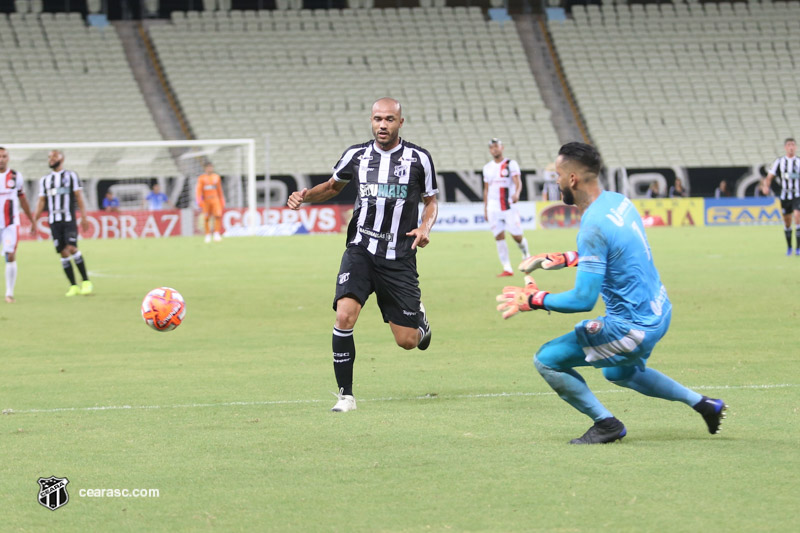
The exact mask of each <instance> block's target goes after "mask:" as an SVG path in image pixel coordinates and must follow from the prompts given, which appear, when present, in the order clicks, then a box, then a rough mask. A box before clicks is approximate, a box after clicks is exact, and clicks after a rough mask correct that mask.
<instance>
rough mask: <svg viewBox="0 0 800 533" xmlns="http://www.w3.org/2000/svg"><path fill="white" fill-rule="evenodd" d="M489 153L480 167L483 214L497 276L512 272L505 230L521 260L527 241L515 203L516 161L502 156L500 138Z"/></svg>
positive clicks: (519, 184) (519, 186)
mask: <svg viewBox="0 0 800 533" xmlns="http://www.w3.org/2000/svg"><path fill="white" fill-rule="evenodd" d="M489 153H490V154H492V160H491V161H489V162H488V163H486V164H485V165H484V166H483V216H484V217H485V218H486V220H487V221H488V222H489V226H490V227H491V229H492V234H493V235H494V241H495V244H496V245H497V255H498V256H500V264H502V265H503V271H502V272H501V273H500V274H498V275H497V277H498V278H500V277H504V276H513V275H514V271H513V270H512V268H511V261H510V259H509V258H508V244H507V243H506V231H508V232H509V233H510V234H511V236H512V237H513V238H514V240H515V241H516V242H517V246H519V249H520V251H521V252H522V258H523V259H527V258H528V257H529V256H530V253H528V240H527V239H526V238H525V235H524V234H523V233H522V221H521V220H520V218H519V211H517V206H516V205H514V204H516V203H517V202H518V201H519V195H520V193H521V192H522V179H521V176H522V173H521V171H520V169H519V163H517V162H516V161H514V160H513V159H506V158H504V157H503V143H502V142H501V141H500V139H497V138H495V139H492V140H491V141H489Z"/></svg>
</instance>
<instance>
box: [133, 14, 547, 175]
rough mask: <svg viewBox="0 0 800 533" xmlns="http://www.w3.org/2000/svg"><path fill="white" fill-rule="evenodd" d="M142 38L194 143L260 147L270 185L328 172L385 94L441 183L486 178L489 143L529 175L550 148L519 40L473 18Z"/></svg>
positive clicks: (360, 20) (163, 27)
mask: <svg viewBox="0 0 800 533" xmlns="http://www.w3.org/2000/svg"><path fill="white" fill-rule="evenodd" d="M148 28H149V33H150V35H151V37H152V40H153V42H154V44H155V46H156V49H157V52H158V55H159V58H160V61H161V63H162V66H163V68H164V71H165V72H166V75H167V77H168V79H169V82H170V84H171V86H172V88H173V89H174V91H175V93H176V94H177V97H178V99H179V101H180V104H181V106H182V108H183V111H184V113H185V115H186V116H187V118H188V121H189V123H190V124H191V127H192V129H193V131H194V133H195V135H196V136H197V137H198V138H220V137H255V138H263V137H264V136H265V135H268V136H269V139H270V170H271V172H272V173H297V172H311V173H316V172H319V173H325V172H328V171H329V170H330V168H331V166H332V165H333V164H334V163H335V162H336V158H337V157H338V156H339V155H340V151H342V150H344V148H346V146H348V145H349V144H352V143H356V142H362V141H364V140H366V139H369V138H370V131H369V110H370V106H371V104H372V102H373V101H374V100H375V99H376V98H377V97H380V96H387V95H388V96H393V97H396V98H398V99H399V100H400V101H401V102H402V103H403V105H404V115H405V117H406V124H405V125H404V127H403V132H402V133H403V136H404V137H405V138H407V139H409V140H411V141H412V142H416V143H418V144H420V145H422V146H424V147H426V148H428V149H429V150H430V151H431V152H432V154H433V155H434V159H435V161H436V165H437V169H439V170H467V169H477V168H481V167H482V166H483V164H484V163H485V162H486V160H488V157H489V156H488V151H487V149H486V146H487V142H488V140H489V139H490V138H491V137H500V138H502V139H503V141H504V142H505V143H506V145H507V147H508V149H507V154H508V155H509V156H512V157H515V158H517V159H519V160H520V163H521V164H522V166H523V167H524V168H540V167H544V166H545V165H546V164H547V163H548V162H549V161H552V159H553V157H554V155H555V152H556V150H557V148H558V139H557V137H556V134H555V131H554V129H553V126H552V123H551V122H550V113H549V111H548V110H547V109H546V107H545V105H544V103H543V102H542V99H541V96H540V94H539V90H538V87H537V85H536V82H535V80H534V78H533V75H532V74H531V71H530V68H529V66H528V62H527V59H526V57H525V52H524V51H523V48H522V45H521V43H520V40H519V35H518V34H517V31H516V28H515V27H514V25H513V23H508V24H506V25H504V26H500V25H499V24H497V23H495V22H488V21H486V20H485V18H484V16H483V14H482V12H481V10H480V9H479V8H466V7H455V8H400V9H345V10H338V9H330V10H294V11H281V10H277V11H230V12H227V11H206V12H193V11H190V12H187V13H185V14H184V13H183V12H174V13H173V14H172V20H171V21H170V22H168V23H148ZM259 149H261V147H260V146H259ZM260 160H261V155H259V161H260Z"/></svg>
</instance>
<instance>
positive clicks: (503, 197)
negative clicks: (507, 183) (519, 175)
mask: <svg viewBox="0 0 800 533" xmlns="http://www.w3.org/2000/svg"><path fill="white" fill-rule="evenodd" d="M508 162H509V160H508V159H504V160H503V162H502V163H500V168H499V169H498V170H497V172H498V177H499V178H500V179H503V170H504V169H507V168H508ZM508 192H509V188H508V187H500V190H499V194H500V210H501V211H507V210H508V209H509V202H508Z"/></svg>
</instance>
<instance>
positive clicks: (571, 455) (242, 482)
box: [0, 226, 800, 532]
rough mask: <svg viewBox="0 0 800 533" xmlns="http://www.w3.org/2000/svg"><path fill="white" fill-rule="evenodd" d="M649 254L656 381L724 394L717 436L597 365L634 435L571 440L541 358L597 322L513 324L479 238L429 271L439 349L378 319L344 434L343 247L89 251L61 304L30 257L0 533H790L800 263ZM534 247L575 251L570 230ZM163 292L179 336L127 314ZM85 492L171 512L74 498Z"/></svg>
mask: <svg viewBox="0 0 800 533" xmlns="http://www.w3.org/2000/svg"><path fill="white" fill-rule="evenodd" d="M648 236H649V239H650V242H651V245H652V247H653V252H654V257H655V260H656V265H657V266H658V268H659V270H660V272H661V275H662V278H663V280H664V282H665V284H666V286H667V289H668V291H669V295H670V297H671V299H672V302H673V304H674V313H673V320H672V327H671V329H670V332H669V333H668V335H667V336H666V337H665V339H664V340H663V341H662V342H661V343H660V344H659V345H658V347H657V348H656V350H655V351H654V353H653V356H652V357H651V359H650V366H652V367H654V368H657V369H659V370H661V371H663V372H665V373H667V374H668V375H670V376H672V377H673V378H675V379H677V380H679V381H681V382H683V383H684V384H686V385H688V386H691V387H695V388H697V389H698V390H700V391H701V392H703V393H704V394H707V395H710V396H715V397H721V398H723V399H725V401H726V402H727V403H728V404H729V405H730V410H729V415H728V419H727V420H726V421H725V423H724V425H723V431H722V433H721V434H720V435H717V436H711V435H709V434H708V433H707V431H706V428H705V425H704V424H703V421H702V419H701V418H700V416H699V415H697V414H695V413H694V412H693V411H692V410H691V409H689V408H688V407H686V406H684V405H682V404H678V403H670V402H665V401H663V400H657V399H653V398H647V397H644V396H641V395H638V394H636V393H634V392H632V391H628V390H623V389H619V388H616V387H615V386H614V385H612V384H610V383H608V382H606V381H605V380H603V378H602V375H601V374H600V372H599V371H597V370H593V369H584V370H583V371H582V374H583V375H584V376H585V377H586V379H587V381H588V383H589V385H590V386H591V387H592V388H593V390H595V391H596V392H597V394H598V397H599V398H600V399H601V400H602V401H603V402H604V403H605V404H606V405H607V406H608V407H609V408H610V409H611V410H612V412H614V413H615V415H616V416H618V417H619V418H620V419H621V420H623V421H624V422H625V424H626V425H627V427H628V436H627V437H626V438H625V439H624V440H623V441H622V442H621V443H617V444H612V445H607V446H594V447H574V446H570V445H568V444H567V441H568V440H569V439H571V438H573V437H576V436H578V435H580V434H582V433H583V432H584V431H585V430H586V429H587V428H588V426H589V425H590V421H589V420H588V419H587V418H585V417H584V416H583V415H581V414H579V413H578V412H576V411H574V410H573V409H572V408H571V407H570V406H568V405H567V404H566V403H564V402H563V401H561V400H560V399H559V398H558V397H557V396H555V395H554V394H553V393H552V392H551V391H550V389H549V387H548V386H547V384H546V383H545V382H544V380H542V379H541V378H540V377H539V375H538V374H537V373H536V371H535V369H534V368H533V365H532V363H531V358H532V356H533V354H534V352H535V351H536V349H537V348H538V347H539V346H540V345H541V344H542V343H544V342H546V341H547V340H549V339H551V338H553V337H555V336H557V335H560V334H562V333H564V332H566V331H568V330H569V329H570V328H571V327H573V325H574V324H575V323H576V322H577V321H579V320H582V319H584V318H587V317H589V316H596V315H598V314H601V313H602V307H601V306H598V307H599V309H596V310H595V311H594V312H593V313H591V314H578V315H573V316H568V315H558V314H551V315H548V314H547V313H545V312H533V313H526V314H524V315H520V316H517V317H514V318H513V319H512V320H509V321H503V320H501V319H500V317H499V314H498V313H497V312H496V311H495V309H494V307H495V302H494V296H495V294H497V293H498V292H499V290H500V288H501V287H502V286H503V285H504V284H506V282H507V281H508V279H497V278H495V274H496V273H497V272H499V271H500V265H499V262H498V261H497V257H496V252H495V246H494V244H493V242H492V238H491V236H490V235H489V233H488V232H486V233H460V234H441V233H435V234H434V235H433V239H432V241H431V244H430V246H429V247H427V248H426V249H424V250H422V252H421V253H420V254H419V270H420V277H421V287H422V292H423V300H424V301H425V304H426V307H427V308H428V313H429V317H430V321H431V324H432V327H433V343H432V345H431V347H430V349H429V350H428V351H426V352H420V351H418V350H414V351H409V352H406V351H404V350H402V349H400V348H398V347H397V346H395V345H394V342H393V340H392V337H391V333H390V331H389V328H388V326H387V325H385V324H383V322H382V321H381V319H380V313H379V312H378V309H377V306H376V305H375V303H374V299H371V300H370V302H368V304H367V306H366V307H365V309H364V311H363V313H362V315H361V319H360V321H359V323H358V324H357V326H356V345H357V359H356V367H355V392H356V397H357V399H358V410H357V411H355V412H352V413H346V414H335V413H331V412H330V411H329V409H330V407H331V406H332V405H333V403H334V401H335V400H334V398H333V396H331V394H330V392H329V391H333V390H335V387H336V386H335V381H334V378H333V371H332V363H331V360H332V358H331V354H330V339H331V328H332V325H333V319H334V314H333V312H332V310H331V299H332V296H333V290H334V283H335V276H336V272H337V269H338V264H339V259H340V257H341V252H342V250H343V247H344V237H343V236H342V235H331V236H302V237H301V236H298V237H283V238H239V239H234V238H231V239H226V240H225V241H223V242H222V243H218V244H211V245H206V244H204V243H203V242H202V239H200V238H182V239H165V240H154V239H148V240H138V241H84V242H82V244H81V249H82V250H83V253H84V256H85V257H86V261H87V264H88V266H89V270H90V272H92V273H94V275H93V279H94V283H95V294H94V295H92V296H88V297H76V298H72V299H68V298H65V297H64V296H63V294H64V292H65V291H66V289H67V284H66V280H65V279H64V275H63V273H62V271H61V268H60V264H59V261H58V259H57V256H56V254H55V253H54V252H53V250H52V245H51V244H50V243H49V242H37V243H29V242H23V243H22V244H21V245H20V247H19V250H18V264H19V278H18V283H17V301H18V303H16V304H15V305H5V304H2V305H0V332H2V333H1V335H2V337H1V338H2V344H1V345H2V367H1V368H2V371H1V372H0V409H3V410H4V411H5V414H3V415H0V530H3V531H43V530H45V529H53V530H59V531H81V532H84V531H111V530H114V531H123V532H124V531H170V532H172V531H302V532H306V531H342V532H353V531H453V530H455V531H500V532H506V531H578V532H580V531H587V532H590V531H615V532H616V531H670V532H673V531H748V532H750V531H791V530H795V528H796V526H797V523H798V522H800V507H798V505H797V498H798V496H797V494H798V489H799V488H800V484H798V481H797V473H798V472H800V453H798V444H799V443H800V430H799V429H798V428H800V357H798V353H800V350H799V349H798V347H799V346H800V344H799V343H800V334H798V331H800V329H798V325H799V322H798V312H799V311H800V304H799V303H798V302H799V300H798V295H800V257H785V256H784V255H783V253H784V248H783V246H784V241H783V234H782V231H781V229H780V228H778V227H774V226H772V227H735V228H654V229H651V230H649V232H648ZM528 239H529V241H530V243H531V245H532V248H533V251H535V252H542V251H559V250H565V249H574V240H575V232H574V231H572V230H563V231H542V230H539V231H534V232H529V233H528ZM511 254H512V258H513V259H514V261H516V260H517V259H518V257H519V255H518V251H517V250H516V247H514V246H511ZM513 280H514V281H515V282H517V283H521V281H522V278H521V276H517V277H515V278H513ZM573 280H574V270H570V271H560V272H547V273H542V274H540V275H539V276H537V281H538V282H539V285H540V286H541V287H542V288H544V289H547V290H551V291H561V290H566V289H568V288H570V287H571V286H572V283H573ZM161 285H167V286H172V287H174V288H176V289H178V290H179V291H180V292H182V293H183V295H184V297H185V298H186V301H187V308H188V311H187V315H186V319H185V321H184V324H183V325H182V326H181V327H180V328H178V329H177V330H175V331H173V332H170V333H157V332H155V331H152V330H150V329H149V328H147V327H146V326H145V325H144V323H143V322H142V320H141V317H140V314H139V305H140V303H141V300H142V298H143V296H144V295H145V293H146V292H147V291H148V290H150V289H152V288H154V287H158V286H161ZM50 475H56V476H60V477H67V478H68V479H69V481H70V484H69V486H68V491H69V494H70V501H69V503H68V504H67V505H65V506H64V507H62V508H60V509H58V510H56V511H50V510H48V509H45V508H44V507H42V506H41V505H39V503H38V502H37V492H38V484H37V479H38V478H39V477H49V476H50ZM95 488H108V489H116V488H119V489H141V488H155V489H158V490H159V497H158V498H148V499H144V498H137V499H134V498H107V497H106V498H90V497H80V496H79V491H80V490H81V489H95Z"/></svg>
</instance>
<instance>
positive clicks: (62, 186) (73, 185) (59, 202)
mask: <svg viewBox="0 0 800 533" xmlns="http://www.w3.org/2000/svg"><path fill="white" fill-rule="evenodd" d="M82 189H83V187H82V186H81V179H80V178H79V177H78V175H77V174H76V173H75V172H73V171H71V170H62V171H60V172H51V173H50V174H48V175H47V176H45V177H43V178H42V179H41V180H39V196H40V197H45V198H47V213H48V215H47V219H48V222H50V224H52V223H53V222H72V221H74V220H75V191H80V190H82Z"/></svg>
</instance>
